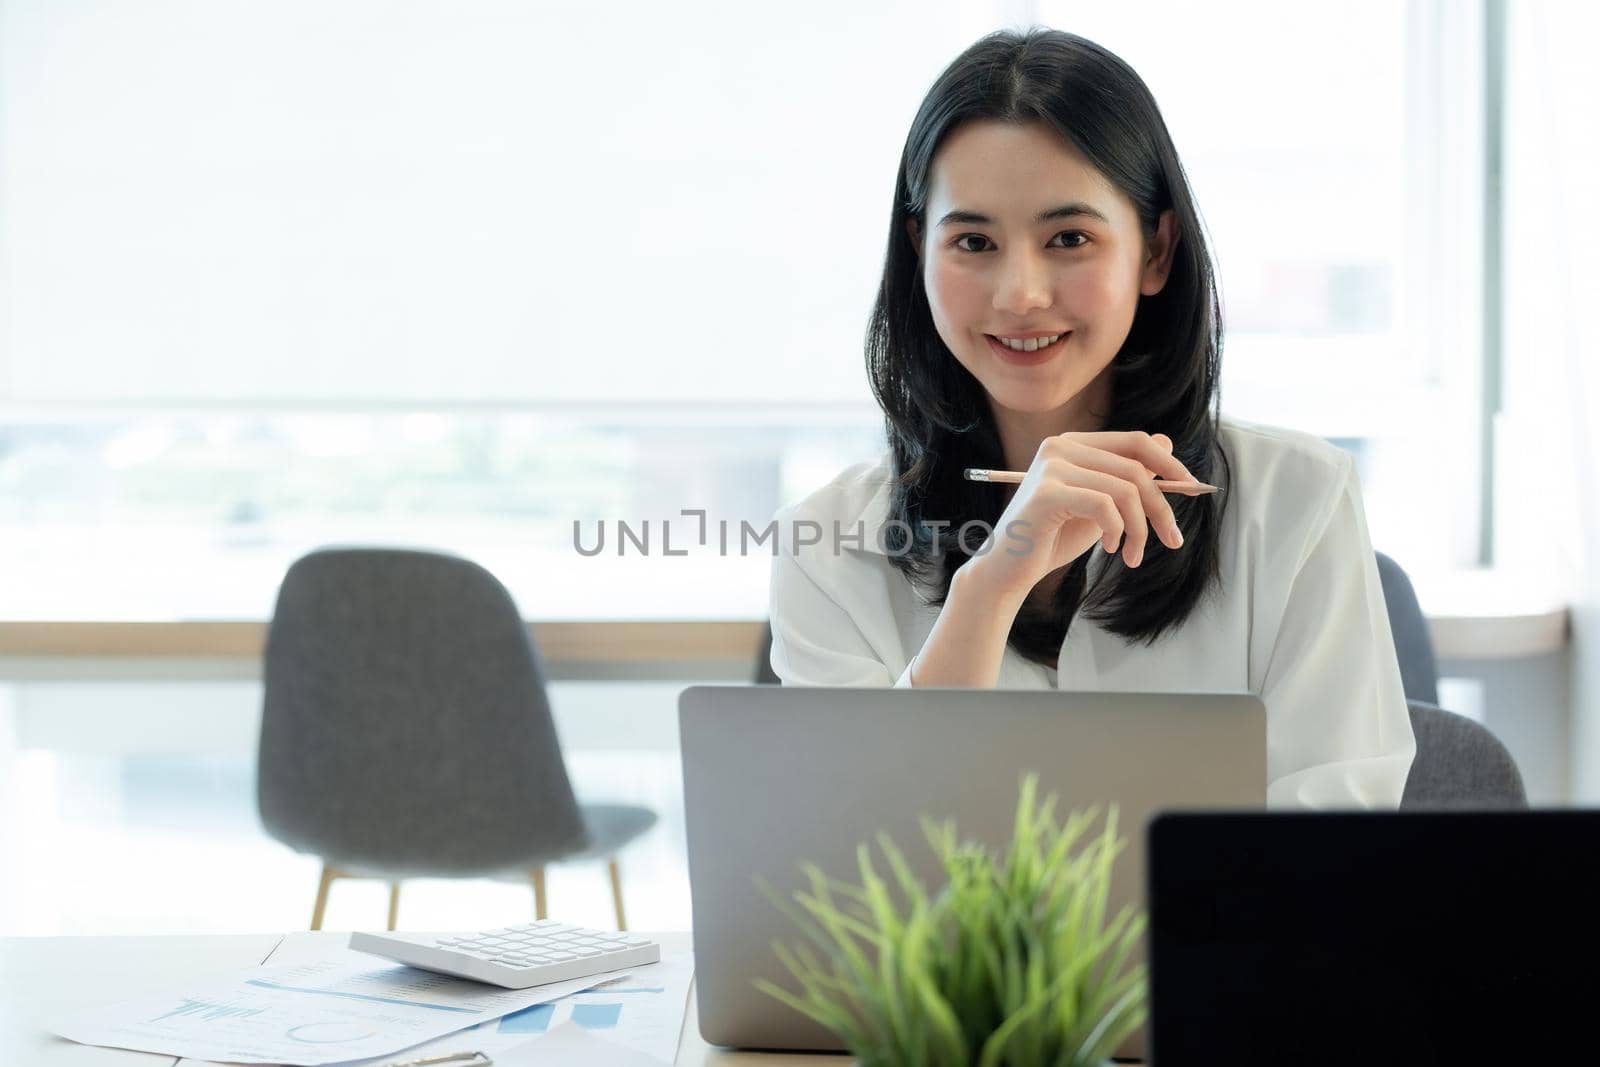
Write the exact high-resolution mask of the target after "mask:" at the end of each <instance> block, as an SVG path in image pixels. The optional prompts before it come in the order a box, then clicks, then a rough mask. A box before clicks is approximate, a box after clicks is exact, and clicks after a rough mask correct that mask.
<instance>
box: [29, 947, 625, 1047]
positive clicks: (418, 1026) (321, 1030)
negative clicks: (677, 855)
mask: <svg viewBox="0 0 1600 1067" xmlns="http://www.w3.org/2000/svg"><path fill="white" fill-rule="evenodd" d="M631 971H632V968H629V969H628V970H623V971H611V972H607V973H606V974H599V975H591V976H589V977H588V978H579V979H574V980H573V981H570V982H556V983H552V984H550V985H543V986H535V987H533V988H531V989H501V988H499V987H497V986H489V985H484V984H483V983H481V982H472V981H468V980H466V979H464V978H452V977H450V976H449V975H443V974H435V973H434V972H432V971H422V970H417V969H415V968H412V967H405V966H402V965H400V964H395V963H390V964H375V963H374V960H373V957H372V956H370V955H367V954H366V953H364V952H352V951H350V950H348V949H342V950H334V951H332V952H330V953H329V954H328V955H327V956H326V957H325V958H323V959H320V960H316V961H314V962H311V963H300V964H280V965H278V966H275V967H273V966H268V967H256V968H252V969H250V970H248V971H245V972H243V973H242V974H235V975H232V976H226V975H225V976H223V977H221V978H213V979H210V980H205V981H198V982H196V983H195V984H194V985H192V986H188V987H185V988H181V989H177V990H173V991H171V992H169V993H163V994H155V995H151V996H145V997H140V998H138V999H136V1000H129V1001H123V1002H121V1003H116V1004H110V1005H106V1006H102V1007H97V1008H92V1009H88V1010H84V1011H79V1012H76V1013H74V1014H73V1015H72V1016H70V1017H68V1018H66V1019H64V1020H61V1021H59V1022H58V1023H57V1024H56V1025H54V1026H52V1027H50V1029H51V1030H52V1031H53V1032H55V1033H57V1034H60V1035H61V1036H62V1037H65V1038H69V1039H71V1040H73V1041H79V1042H82V1043H84V1044H87V1045H109V1046H111V1047H113V1048H126V1049H135V1050H138V1051H140V1052H158V1053H163V1054H165V1055H168V1056H185V1057H190V1058H193V1059H199V1060H222V1061H226V1062H229V1063H274V1064H279V1063H281V1064H295V1065H298V1067H320V1065H323V1064H330V1063H340V1062H344V1061H347V1060H353V1059H366V1058H370V1057H383V1056H387V1055H388V1054H390V1053H392V1052H396V1051H399V1050H400V1049H405V1048H410V1047H411V1046H413V1045H417V1044H420V1043H422V1042H425V1041H429V1040H431V1039H433V1038H436V1037H439V1036H441V1035H443V1034H447V1033H450V1032H452V1031H456V1030H460V1029H463V1028H464V1027H469V1026H475V1025H478V1024H480V1023H484V1022H490V1021H493V1020H495V1019H498V1018H500V1017H501V1016H504V1015H507V1014H510V1013H512V1012H517V1011H521V1010H522V1009H525V1008H528V1007H531V1006H533V1005H536V1004H544V1003H548V1002H549V1001H552V1000H557V999H559V998H561V997H564V996H566V995H567V994H569V993H575V992H577V991H579V990H583V989H589V988H592V987H594V986H596V985H599V984H602V983H605V982H610V981H615V980H617V979H620V978H625V977H627V976H628V975H629V974H630V973H631Z"/></svg>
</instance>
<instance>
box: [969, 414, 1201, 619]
mask: <svg viewBox="0 0 1600 1067" xmlns="http://www.w3.org/2000/svg"><path fill="white" fill-rule="evenodd" d="M1152 471H1154V472H1155V474H1156V476H1157V477H1161V478H1166V479H1170V480H1174V481H1195V480H1196V479H1195V477H1194V475H1192V474H1190V473H1189V469H1188V468H1187V467H1185V466H1184V465H1183V464H1182V463H1179V462H1178V460H1177V459H1175V458H1174V457H1173V455H1172V440H1171V439H1170V438H1168V437H1167V436H1166V435H1165V434H1148V433H1144V432H1143V431H1139V430H1132V431H1126V432H1116V433H1063V434H1057V435H1055V436H1054V437H1047V438H1045V439H1044V442H1043V443H1042V444H1041V445H1040V446H1039V451H1038V452H1037V453H1036V454H1035V455H1034V457H1033V463H1032V464H1031V465H1029V467H1028V472H1027V475H1026V477H1024V478H1023V480H1022V484H1020V485H1018V486H1017V490H1016V493H1015V494H1014V495H1013V496H1012V498H1011V502H1010V503H1009V504H1008V505H1006V509H1005V512H1004V513H1003V514H1002V515H1001V516H1000V521H999V523H998V524H997V525H996V527H995V529H994V531H993V533H992V534H991V535H990V537H989V540H988V542H987V543H986V545H985V547H984V548H983V549H982V550H981V552H982V554H981V555H978V556H975V557H974V558H973V559H972V560H971V561H970V562H968V563H967V564H966V566H965V567H963V568H962V569H963V570H966V569H972V570H974V572H975V573H974V574H973V575H972V577H979V576H981V579H982V585H983V586H984V587H985V588H987V589H988V590H989V591H990V592H991V593H993V594H995V595H999V596H1002V597H1006V598H1012V599H1016V600H1017V601H1018V602H1019V603H1020V601H1021V599H1022V598H1025V597H1026V596H1027V595H1028V592H1029V591H1030V590H1032V589H1033V587H1034V586H1035V585H1037V584H1038V583H1039V582H1040V581H1041V580H1042V579H1043V578H1044V577H1045V576H1046V575H1048V574H1050V573H1051V572H1053V571H1055V570H1058V569H1060V568H1061V567H1064V566H1066V565H1067V564H1069V563H1071V562H1072V561H1073V560H1075V559H1077V558H1078V557H1079V556H1081V555H1083V554H1084V553H1085V552H1087V551H1088V550H1089V549H1090V548H1092V547H1093V546H1094V545H1095V544H1096V543H1099V544H1101V545H1103V546H1104V547H1105V550H1106V551H1107V552H1115V551H1116V550H1117V543H1118V541H1123V546H1122V558H1123V560H1124V561H1125V562H1126V563H1127V565H1128V566H1130V567H1137V566H1138V565H1139V563H1140V562H1141V561H1142V560H1143V559H1144V549H1145V544H1146V540H1147V538H1148V537H1149V528H1150V527H1151V526H1154V527H1155V530H1156V536H1158V537H1160V538H1161V543H1162V544H1164V545H1166V546H1167V547H1168V548H1174V549H1175V548H1178V547H1180V546H1182V544H1183V534H1182V532H1181V531H1180V530H1179V529H1178V523H1177V520H1176V519H1175V518H1174V517H1173V514H1172V508H1171V507H1170V506H1169V505H1168V504H1167V501H1166V499H1165V497H1164V496H1163V494H1162V493H1161V491H1160V490H1159V489H1157V488H1156V486H1155V482H1154V481H1153V480H1152V479H1151V477H1150V474H1151V472H1152ZM1124 535H1126V540H1124Z"/></svg>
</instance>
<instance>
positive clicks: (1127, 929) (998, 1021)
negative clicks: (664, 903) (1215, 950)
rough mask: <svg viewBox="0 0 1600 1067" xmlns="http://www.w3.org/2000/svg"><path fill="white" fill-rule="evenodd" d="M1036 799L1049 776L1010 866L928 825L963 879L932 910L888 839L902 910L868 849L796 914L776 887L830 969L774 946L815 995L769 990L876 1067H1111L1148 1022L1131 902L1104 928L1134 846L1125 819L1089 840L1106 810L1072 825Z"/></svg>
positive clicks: (1027, 805)
mask: <svg viewBox="0 0 1600 1067" xmlns="http://www.w3.org/2000/svg"><path fill="white" fill-rule="evenodd" d="M1037 787H1038V782H1037V777H1036V776H1035V775H1028V776H1027V777H1026V778H1024V779H1023V782H1022V789H1021V797H1020V799H1019V802H1018V805H1017V817H1016V830H1015V833H1014V835H1013V837H1012V841H1011V845H1010V849H1009V851H1008V853H1007V855H1006V856H1005V858H1004V860H1003V862H1000V863H997V862H996V860H995V859H994V857H992V856H991V855H990V854H989V853H988V852H987V851H986V850H984V849H983V848H982V846H980V845H978V844H975V843H972V842H965V843H957V839H956V829H955V824H954V823H953V822H945V823H934V822H932V821H931V820H929V819H927V818H924V819H923V820H922V829H923V833H924V834H925V835H926V837H927V839H928V843H929V844H930V845H931V846H932V848H933V850H934V853H935V854H936V855H937V856H938V857H939V859H940V860H941V861H943V864H944V870H945V874H946V876H947V877H948V880H949V881H948V884H947V885H946V887H945V888H944V889H942V890H941V891H940V892H939V894H938V895H937V896H936V897H934V898H932V899H931V900H930V899H929V897H928V894H927V893H926V892H925V891H924V889H923V887H922V885H921V884H920V883H919V882H918V881H917V880H916V878H915V877H914V876H913V875H912V873H911V871H910V869H909V868H908V867H907V865H906V862H905V859H904V857H903V856H902V854H901V853H900V852H899V850H898V849H896V848H895V846H894V843H893V842H892V841H890V840H889V838H888V836H887V835H885V834H881V833H880V834H879V835H878V844H879V846H880V847H881V848H882V850H883V854H884V857H885V859H886V860H887V862H888V864H889V868H890V870H891V871H892V872H893V878H894V881H895V883H896V884H897V885H898V887H899V889H900V893H901V895H902V896H903V897H904V898H905V902H906V903H905V908H904V910H902V909H901V907H899V906H897V904H896V901H895V899H894V896H893V894H892V893H891V891H890V888H889V885H888V884H887V883H886V882H885V881H884V880H883V879H881V878H879V877H878V875H877V872H876V871H875V870H874V869H873V866H872V861H871V858H870V857H869V855H868V849H867V846H866V845H865V844H863V845H861V846H860V847H859V848H858V849H857V850H856V857H857V863H858V865H859V867H860V873H861V885H860V886H859V887H857V886H852V885H848V884H846V883H844V882H841V881H838V880H836V879H833V878H829V877H827V876H826V875H825V874H823V872H822V871H821V870H819V869H818V868H817V867H816V866H815V865H812V864H805V865H803V866H802V868H801V869H802V871H803V872H804V873H805V875H806V877H807V879H808V880H809V882H810V887H811V888H810V892H805V891H797V892H796V893H795V894H794V900H793V902H790V901H786V900H784V899H782V897H781V896H780V895H779V894H777V893H776V892H775V891H774V890H773V889H772V887H771V886H770V885H768V884H766V883H765V882H764V881H763V882H762V889H763V891H764V892H765V893H766V894H767V895H768V896H769V897H770V898H771V899H772V900H773V902H774V903H775V904H776V905H777V906H778V907H779V908H781V909H783V911H784V913H785V914H787V915H788V916H789V917H790V918H791V919H793V920H794V921H795V922H796V923H797V924H798V925H799V926H800V928H801V930H802V931H803V932H804V933H805V934H806V936H807V937H808V938H809V939H810V940H811V941H812V942H814V943H815V944H816V945H817V946H818V948H819V949H820V950H821V952H822V953H823V955H824V956H825V957H826V962H824V960H821V959H819V958H818V957H817V954H816V953H815V952H813V951H812V950H811V949H810V948H809V947H808V946H806V945H804V944H799V945H796V946H794V947H793V948H792V949H791V948H786V947H785V946H784V945H782V944H781V943H779V942H776V941H775V942H773V948H774V950H775V951H776V952H777V953H778V957H779V959H781V960H782V961H783V964H784V966H785V967H786V968H787V969H788V971H789V973H790V974H791V975H793V976H794V977H795V978H796V979H797V980H798V981H799V982H800V985H801V992H800V993H799V994H796V993H793V992H790V991H789V990H786V989H783V988H781V987H779V986H777V985H775V984H773V983H772V982H768V981H765V980H762V981H759V982H757V983H756V986H757V988H759V989H761V990H762V991H763V992H765V993H767V994H769V995H771V996H773V997H776V998H777V999H778V1000H780V1001H782V1002H783V1003H785V1004H787V1005H789V1006H790V1007H791V1008H794V1009H795V1010H796V1011H799V1012H801V1013H803V1014H805V1015H807V1016H809V1017H810V1018H812V1019H815V1020H816V1021H817V1022H819V1023H821V1024H822V1025H823V1026H826V1027H827V1028H828V1029H830V1030H832V1031H833V1032H834V1033H835V1034H837V1035H838V1036H839V1038H840V1039H841V1040H842V1041H843V1042H844V1044H845V1046H846V1047H847V1048H848V1049H849V1050H850V1051H851V1052H852V1053H853V1054H854V1055H855V1057H856V1058H857V1060H858V1061H859V1062H860V1064H861V1065H862V1067H967V1065H968V1064H973V1063H976V1064H977V1065H978V1067H1000V1065H1002V1064H1004V1065H1008V1067H1034V1065H1045V1064H1049V1065H1051V1067H1079V1065H1084V1067H1087V1065H1090V1064H1099V1063H1102V1062H1104V1061H1105V1059H1106V1058H1107V1057H1108V1056H1110V1055H1111V1053H1112V1052H1113V1051H1114V1050H1115V1049H1116V1047H1117V1046H1118V1045H1119V1044H1121V1042H1122V1041H1123V1039H1124V1038H1126V1037H1127V1036H1128V1035H1129V1034H1130V1033H1132V1032H1133V1031H1134V1030H1135V1029H1136V1028H1137V1027H1139V1026H1140V1025H1142V1024H1143V1022H1144V1016H1145V978H1144V966H1143V964H1140V965H1137V966H1134V967H1131V968H1128V967H1127V966H1126V965H1127V962H1128V958H1129V955H1130V954H1131V953H1132V951H1133V948H1134V945H1135V943H1136V942H1137V941H1138V939H1139V935H1140V934H1141V933H1142V932H1143V930H1144V922H1145V921H1144V917H1143V916H1142V915H1137V914H1135V912H1134V910H1133V909H1132V907H1131V906H1130V907H1124V908H1123V909H1122V910H1121V911H1120V912H1119V913H1118V914H1117V915H1116V916H1115V917H1114V918H1113V919H1111V921H1110V922H1107V921H1106V906H1107V902H1106V898H1107V894H1108V892H1109V890H1110V885H1111V865H1112V861H1113V860H1114V859H1115V858H1116V856H1117V854H1118V853H1119V852H1120V851H1121V850H1122V848H1123V847H1124V842H1122V841H1121V840H1120V839H1118V838H1117V836H1116V822H1117V811H1116V808H1115V807H1113V808H1111V809H1110V811H1109V813H1108V814H1107V817H1106V822H1105V827H1104V830H1103V831H1102V832H1101V833H1099V834H1098V835H1095V836H1088V830H1089V828H1090V826H1091V825H1092V824H1093V823H1094V822H1095V820H1096V819H1097V818H1098V815H1099V812H1098V810H1097V809H1095V808H1089V809H1087V810H1085V811H1081V812H1074V813H1073V814H1071V815H1070V816H1069V817H1068V818H1067V820H1066V824H1065V825H1064V826H1058V825H1057V823H1056V821H1055V818H1054V816H1053V814H1052V811H1053V809H1054V807H1055V801H1056V798H1055V797H1054V796H1050V797H1048V798H1046V800H1045V801H1044V803H1043V804H1042V805H1041V806H1039V807H1038V808H1037V809H1035V806H1034V797H1035V794H1036V791H1037ZM1080 841H1082V842H1083V844H1082V847H1081V848H1078V849H1077V850H1076V851H1074V846H1075V845H1078V844H1079V842H1080ZM836 897H837V898H841V902H837V903H836ZM795 904H798V905H799V907H798V908H797V907H795Z"/></svg>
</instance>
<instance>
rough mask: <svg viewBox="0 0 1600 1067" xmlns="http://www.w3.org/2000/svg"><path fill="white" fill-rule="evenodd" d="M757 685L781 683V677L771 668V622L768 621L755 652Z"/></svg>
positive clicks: (755, 679)
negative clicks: (759, 645) (759, 646)
mask: <svg viewBox="0 0 1600 1067" xmlns="http://www.w3.org/2000/svg"><path fill="white" fill-rule="evenodd" d="M754 681H755V683H756V684H757V685H781V684H782V682H783V679H781V678H779V677H778V673H777V672H776V671H774V670H773V669H772V623H771V622H770V621H769V622H768V623H767V625H766V627H765V628H764V629H763V630H762V631H761V649H760V650H759V651H758V652H757V653H756V676H755V678H754Z"/></svg>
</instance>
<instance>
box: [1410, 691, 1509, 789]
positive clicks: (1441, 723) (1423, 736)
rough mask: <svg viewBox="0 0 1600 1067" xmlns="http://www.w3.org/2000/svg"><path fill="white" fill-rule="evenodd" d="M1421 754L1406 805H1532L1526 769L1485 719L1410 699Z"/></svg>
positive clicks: (1418, 756) (1412, 765)
mask: <svg viewBox="0 0 1600 1067" xmlns="http://www.w3.org/2000/svg"><path fill="white" fill-rule="evenodd" d="M1406 707H1407V708H1408V709H1409V710H1410V712H1411V731H1412V733H1414V734H1415V735H1416V737H1417V757H1416V759H1415V760H1413V761H1412V763H1411V774H1410V776H1409V777H1407V778H1406V788H1405V793H1404V794H1403V795H1402V796H1401V798H1400V808H1401V810H1402V811H1406V810H1411V811H1415V810H1423V809H1430V808H1474V809H1480V808H1482V809H1489V808H1526V807H1527V806H1528V794H1527V791H1526V790H1525V789H1524V788H1523V785H1522V773H1521V772H1520V771H1518V770H1517V764H1516V761H1515V760H1513V759H1512V758H1511V753H1509V752H1507V751H1506V747H1505V745H1503V744H1501V743H1500V739H1499V738H1497V737H1495V735H1494V734H1492V733H1490V732H1489V728H1488V727H1487V726H1484V725H1483V724H1481V723H1476V722H1473V721H1472V720H1471V719H1469V718H1467V717H1466V716H1464V715H1457V714H1455V713H1454V712H1450V711H1445V710H1444V709H1443V708H1437V707H1434V706H1433V705H1432V704H1426V703H1424V702H1422V701H1420V700H1408V701H1406Z"/></svg>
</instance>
